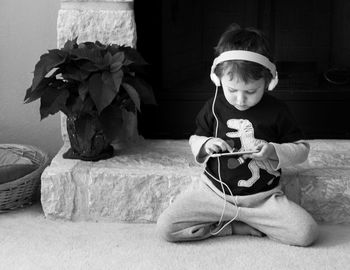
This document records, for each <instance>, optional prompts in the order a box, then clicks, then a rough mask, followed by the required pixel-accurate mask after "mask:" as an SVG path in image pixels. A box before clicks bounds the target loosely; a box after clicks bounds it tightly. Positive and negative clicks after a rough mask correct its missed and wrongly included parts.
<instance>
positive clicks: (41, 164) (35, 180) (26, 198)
mask: <svg viewBox="0 0 350 270" xmlns="http://www.w3.org/2000/svg"><path fill="white" fill-rule="evenodd" d="M0 149H3V150H6V151H11V153H12V154H16V155H18V156H19V157H25V158H27V159H29V160H30V161H31V162H32V163H33V164H34V165H37V166H38V168H36V169H35V170H34V171H33V172H31V173H29V174H27V175H25V176H23V177H21V178H18V179H16V180H13V181H11V182H8V183H4V184H1V185H0V213H1V212H7V211H10V210H13V209H16V208H19V207H24V206H27V205H30V204H31V203H32V202H33V200H34V197H35V195H36V192H38V189H39V186H40V177H41V174H42V172H43V171H44V169H45V167H46V166H47V165H48V164H49V157H48V156H47V154H45V153H44V152H42V151H41V150H40V149H38V148H36V147H34V146H30V145H19V144H0Z"/></svg>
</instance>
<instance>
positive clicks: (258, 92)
mask: <svg viewBox="0 0 350 270" xmlns="http://www.w3.org/2000/svg"><path fill="white" fill-rule="evenodd" d="M221 85H222V88H223V91H224V95H225V98H226V100H227V101H228V103H230V104H231V105H232V106H234V107H235V108H236V109H237V110H239V111H246V110H248V109H249V108H251V107H253V106H255V105H256V104H258V103H259V101H260V100H261V98H262V96H263V95H264V91H265V79H264V78H261V79H259V80H256V81H255V80H252V81H249V82H248V83H245V82H244V81H243V80H241V79H240V78H238V77H235V76H234V77H231V76H230V75H229V74H227V73H226V74H225V75H223V76H222V77H221Z"/></svg>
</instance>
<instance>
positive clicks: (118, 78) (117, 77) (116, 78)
mask: <svg viewBox="0 0 350 270" xmlns="http://www.w3.org/2000/svg"><path fill="white" fill-rule="evenodd" d="M123 77H124V73H123V71H122V70H119V71H117V72H113V73H112V78H113V82H114V86H115V90H116V91H117V93H118V92H119V88H120V85H121V84H122V81H123Z"/></svg>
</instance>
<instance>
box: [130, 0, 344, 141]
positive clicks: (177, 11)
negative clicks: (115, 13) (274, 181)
mask: <svg viewBox="0 0 350 270" xmlns="http://www.w3.org/2000/svg"><path fill="white" fill-rule="evenodd" d="M134 5H135V18H136V26H137V35H138V41H137V47H138V49H139V50H140V52H141V53H142V55H144V57H145V58H146V60H147V61H148V62H149V63H150V64H151V66H150V74H151V75H150V78H149V79H150V80H151V82H152V85H153V86H154V90H155V94H156V98H157V101H158V106H143V107H142V113H141V114H140V116H139V130H140V133H141V134H142V135H144V136H145V137H146V138H162V139H185V138H188V137H189V136H190V135H191V134H192V133H193V131H194V128H195V126H194V124H195V117H196V115H197V113H198V111H199V110H200V108H201V107H202V105H203V103H204V102H205V101H206V100H207V99H208V98H210V97H211V96H212V95H213V93H214V86H213V84H212V83H211V82H210V79H209V71H210V66H211V62H212V60H213V57H214V55H213V48H214V46H215V45H216V42H217V40H218V38H219V36H220V34H221V33H222V32H223V31H224V29H225V28H226V27H227V26H228V25H229V24H230V23H233V22H235V23H238V24H240V25H241V26H242V27H247V26H254V27H256V28H258V29H261V30H263V31H264V32H265V33H266V34H267V36H268V37H269V40H270V44H271V46H272V48H273V50H274V54H275V59H276V65H277V69H278V71H279V77H280V82H279V85H278V86H277V88H276V89H275V90H274V92H273V95H275V96H277V97H278V98H281V99H283V100H284V101H286V103H287V104H288V106H289V107H290V108H291V110H292V112H293V113H294V115H295V117H296V119H297V121H298V122H299V124H300V126H301V127H302V129H303V130H304V132H305V134H306V136H307V138H309V139H313V138H344V139H345V138H350V124H349V121H347V120H346V116H347V115H349V108H350V86H349V83H348V81H349V80H350V76H349V63H350V36H349V35H348V33H349V31H350V20H349V19H348V16H347V15H348V14H350V3H349V1H346V0H337V1H332V0H319V1H316V0H314V1H303V0H283V1H276V0H247V1H238V0H215V1H200V0H169V1H160V0H155V1H151V2H149V1H142V0H135V3H134ZM327 71H328V72H327ZM325 73H326V74H328V75H330V76H328V79H329V78H330V77H331V78H334V80H331V81H332V82H329V81H327V79H326V78H325V76H324V74H325ZM345 120H346V121H345Z"/></svg>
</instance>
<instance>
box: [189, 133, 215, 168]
mask: <svg viewBox="0 0 350 270" xmlns="http://www.w3.org/2000/svg"><path fill="white" fill-rule="evenodd" d="M211 138H212V137H206V136H199V135H192V136H191V137H190V140H189V144H190V147H191V151H192V154H193V156H194V157H195V160H196V162H197V163H199V164H203V163H205V162H207V160H208V158H209V155H208V153H206V151H205V150H204V147H203V146H204V144H205V143H206V142H207V141H208V140H209V139H211Z"/></svg>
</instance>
